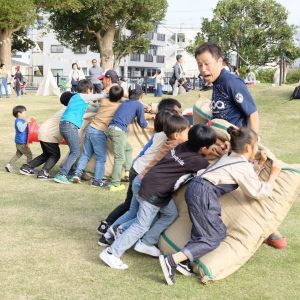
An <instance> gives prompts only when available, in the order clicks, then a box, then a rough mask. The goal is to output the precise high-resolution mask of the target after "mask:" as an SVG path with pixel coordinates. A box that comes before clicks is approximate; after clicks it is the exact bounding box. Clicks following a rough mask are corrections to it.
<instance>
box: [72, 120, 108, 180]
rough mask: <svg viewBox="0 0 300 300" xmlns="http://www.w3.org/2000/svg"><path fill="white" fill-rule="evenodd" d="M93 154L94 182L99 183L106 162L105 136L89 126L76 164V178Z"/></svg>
mask: <svg viewBox="0 0 300 300" xmlns="http://www.w3.org/2000/svg"><path fill="white" fill-rule="evenodd" d="M93 153H95V155H96V165H95V180H97V181H100V180H102V178H103V176H104V167H105V161H106V134H105V132H104V131H101V130H97V129H95V128H93V127H92V126H91V125H89V126H88V128H87V130H86V133H85V138H84V143H83V153H82V154H81V156H80V159H79V161H78V163H77V168H76V171H75V175H76V176H79V177H80V176H81V175H82V173H83V171H84V169H85V167H86V165H87V164H88V162H89V160H90V158H91V157H92V155H93Z"/></svg>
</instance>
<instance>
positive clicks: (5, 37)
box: [0, 29, 13, 70]
mask: <svg viewBox="0 0 300 300" xmlns="http://www.w3.org/2000/svg"><path fill="white" fill-rule="evenodd" d="M12 34H13V30H12V29H0V63H3V64H5V66H6V68H7V69H8V70H11V39H12Z"/></svg>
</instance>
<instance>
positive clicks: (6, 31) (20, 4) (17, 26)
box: [0, 0, 35, 68]
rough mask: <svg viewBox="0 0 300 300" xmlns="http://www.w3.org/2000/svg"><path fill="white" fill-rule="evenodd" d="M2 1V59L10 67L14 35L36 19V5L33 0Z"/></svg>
mask: <svg viewBox="0 0 300 300" xmlns="http://www.w3.org/2000/svg"><path fill="white" fill-rule="evenodd" d="M1 2H2V3H1V14H0V61H1V63H4V64H5V65H7V66H8V67H9V68H10V66H11V45H12V36H13V34H14V33H15V32H17V31H19V30H21V29H22V28H25V27H26V26H28V25H29V24H31V23H32V22H33V21H34V18H35V5H34V1H33V0H23V1H15V0H11V1H1Z"/></svg>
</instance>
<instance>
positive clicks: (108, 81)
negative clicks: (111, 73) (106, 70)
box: [102, 76, 112, 88]
mask: <svg viewBox="0 0 300 300" xmlns="http://www.w3.org/2000/svg"><path fill="white" fill-rule="evenodd" d="M102 83H103V85H104V87H105V88H106V87H108V86H111V84H112V82H111V78H107V77H105V76H104V78H103V80H102Z"/></svg>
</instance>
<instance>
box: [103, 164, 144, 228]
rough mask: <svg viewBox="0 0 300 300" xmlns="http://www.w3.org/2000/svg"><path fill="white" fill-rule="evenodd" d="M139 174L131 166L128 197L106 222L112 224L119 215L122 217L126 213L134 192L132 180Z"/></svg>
mask: <svg viewBox="0 0 300 300" xmlns="http://www.w3.org/2000/svg"><path fill="white" fill-rule="evenodd" d="M137 175H138V173H137V172H136V171H135V170H134V168H133V167H131V168H130V170H129V185H128V189H127V195H126V198H125V200H124V202H123V203H122V204H120V205H119V206H117V207H116V208H115V209H114V210H113V211H112V212H111V213H110V214H109V215H108V217H107V218H106V222H107V223H108V224H110V225H111V224H112V223H114V222H115V221H116V220H117V219H118V218H119V217H121V216H122V215H123V214H125V213H126V212H127V211H128V210H129V207H130V203H131V199H132V196H133V193H132V181H133V180H134V178H135V177H136V176H137Z"/></svg>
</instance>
